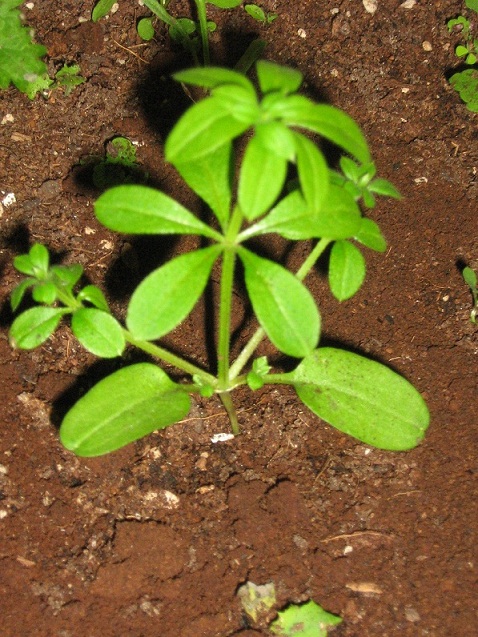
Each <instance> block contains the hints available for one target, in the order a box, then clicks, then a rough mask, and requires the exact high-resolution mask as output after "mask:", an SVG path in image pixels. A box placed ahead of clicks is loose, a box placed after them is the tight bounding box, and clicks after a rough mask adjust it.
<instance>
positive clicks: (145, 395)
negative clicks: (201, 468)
mask: <svg viewBox="0 0 478 637" xmlns="http://www.w3.org/2000/svg"><path fill="white" fill-rule="evenodd" d="M189 408H190V399H189V396H188V395H187V394H186V392H185V391H184V390H183V389H181V386H180V385H177V384H176V383H173V382H172V381H171V380H170V378H169V377H168V376H167V375H166V374H165V373H164V372H163V371H162V370H161V369H160V368H159V367H157V366H156V365H151V364H150V363H139V364H137V365H131V366H130V367H125V368H124V369H120V370H119V371H117V372H115V373H114V374H111V376H108V377H107V378H105V379H103V380H102V381H100V382H99V383H98V384H97V385H95V386H94V387H93V388H92V389H90V391H89V392H88V393H87V394H85V396H83V398H81V399H80V400H79V401H78V402H77V403H76V405H74V407H73V408H72V409H70V411H69V412H68V413H67V415H66V416H65V418H64V420H63V422H62V425H61V428H60V439H61V442H62V443H63V445H64V446H65V447H66V448H67V449H69V450H70V451H73V452H74V453H76V454H77V455H78V456H84V457H92V456H101V455H103V454H106V453H110V452H111V451H115V450H116V449H120V448H121V447H124V446H125V445H127V444H129V443H130V442H133V441H134V440H139V439H140V438H142V437H143V436H146V435H148V434H150V433H152V432H153V431H155V430H157V429H164V428H165V427H167V426H168V425H171V424H173V423H175V422H177V421H178V420H181V419H182V418H184V417H185V416H186V415H187V413H188V411H189Z"/></svg>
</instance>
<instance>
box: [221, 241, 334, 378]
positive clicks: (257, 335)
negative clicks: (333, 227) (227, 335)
mask: <svg viewBox="0 0 478 637" xmlns="http://www.w3.org/2000/svg"><path fill="white" fill-rule="evenodd" d="M331 242H332V239H328V238H326V237H324V238H322V239H320V240H319V241H317V243H316V245H315V247H314V249H313V250H312V251H311V252H310V254H309V256H308V257H307V258H306V259H305V261H304V263H303V264H302V265H301V266H300V268H299V269H298V270H297V272H296V274H295V276H296V277H297V278H298V279H299V281H303V280H304V279H305V277H306V276H307V275H308V274H309V272H310V271H311V270H312V268H313V267H314V265H315V264H316V262H317V259H318V258H319V257H320V256H321V255H322V253H323V252H324V250H325V249H326V247H327V246H328V245H329V243H331ZM265 334H266V333H265V331H264V330H263V329H262V327H259V328H257V330H256V331H255V332H254V334H253V335H252V336H251V338H250V339H249V340H248V342H247V343H246V345H245V346H244V347H243V349H242V351H241V352H240V354H239V356H238V357H237V358H236V360H235V361H234V363H233V364H232V365H231V369H230V371H229V379H230V380H234V379H235V378H236V377H237V376H238V375H239V374H240V373H241V371H242V370H243V369H244V366H245V365H246V363H247V361H248V360H249V358H250V357H251V356H252V354H253V353H254V351H255V350H256V348H257V346H258V345H259V343H260V342H261V341H262V339H263V338H264V336H265Z"/></svg>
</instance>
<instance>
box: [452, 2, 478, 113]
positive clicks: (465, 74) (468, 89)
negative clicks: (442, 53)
mask: <svg viewBox="0 0 478 637" xmlns="http://www.w3.org/2000/svg"><path fill="white" fill-rule="evenodd" d="M465 4H466V6H467V7H468V8H469V9H471V10H472V11H475V12H476V13H478V0H465ZM447 27H448V31H449V32H450V33H460V34H461V37H462V40H463V42H462V43H460V44H458V45H457V46H456V47H455V54H456V56H457V57H458V58H459V59H460V60H461V61H462V62H463V63H464V64H465V65H467V66H468V67H470V68H467V69H462V70H461V71H458V72H457V73H454V74H453V75H452V76H451V77H450V79H449V82H450V84H451V86H453V88H454V89H455V90H456V91H457V92H458V93H459V95H460V97H461V99H462V100H463V101H464V102H465V104H466V105H467V108H468V110H470V111H473V112H478V69H477V68H476V64H477V61H478V38H477V37H475V35H474V30H475V24H474V23H473V21H472V20H468V18H466V17H465V16H463V15H460V16H458V17H457V18H453V19H451V20H449V21H448V22H447Z"/></svg>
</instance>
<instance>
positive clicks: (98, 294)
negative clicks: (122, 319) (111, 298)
mask: <svg viewBox="0 0 478 637" xmlns="http://www.w3.org/2000/svg"><path fill="white" fill-rule="evenodd" d="M77 299H78V301H88V303H91V305H94V306H95V307H96V308H98V310H103V312H108V311H109V307H108V301H107V300H106V298H105V295H104V294H103V292H102V291H101V290H100V289H99V288H98V287H96V285H86V286H85V287H84V288H83V289H82V290H81V292H80V293H79V294H78V296H77Z"/></svg>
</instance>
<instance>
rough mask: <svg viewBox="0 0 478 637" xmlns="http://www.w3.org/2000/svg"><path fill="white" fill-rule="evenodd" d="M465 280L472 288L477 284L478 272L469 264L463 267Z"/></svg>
mask: <svg viewBox="0 0 478 637" xmlns="http://www.w3.org/2000/svg"><path fill="white" fill-rule="evenodd" d="M462 275H463V280H464V281H465V283H466V284H467V286H468V287H469V288H471V289H474V288H476V285H477V282H478V281H477V276H476V272H475V271H474V270H473V268H470V267H469V266H466V267H465V268H463V272H462Z"/></svg>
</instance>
